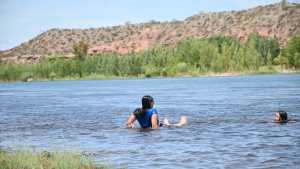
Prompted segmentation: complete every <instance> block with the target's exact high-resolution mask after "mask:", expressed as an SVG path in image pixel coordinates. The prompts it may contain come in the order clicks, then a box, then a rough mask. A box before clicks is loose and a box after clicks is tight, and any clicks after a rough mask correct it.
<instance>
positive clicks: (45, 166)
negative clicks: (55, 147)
mask: <svg viewBox="0 0 300 169" xmlns="http://www.w3.org/2000/svg"><path fill="white" fill-rule="evenodd" d="M0 168H1V169H108V168H109V167H108V166H105V165H96V164H94V163H93V162H92V160H91V159H89V158H88V157H86V156H83V155H80V154H79V153H72V152H52V153H50V152H46V151H44V152H32V151H16V152H12V153H8V152H4V151H0Z"/></svg>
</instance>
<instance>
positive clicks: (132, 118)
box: [126, 113, 136, 128]
mask: <svg viewBox="0 0 300 169" xmlns="http://www.w3.org/2000/svg"><path fill="white" fill-rule="evenodd" d="M135 120H136V117H135V115H134V113H131V115H130V116H129V118H128V120H127V123H126V128H132V124H133V123H134V121H135Z"/></svg>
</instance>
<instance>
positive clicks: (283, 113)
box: [277, 110, 288, 121]
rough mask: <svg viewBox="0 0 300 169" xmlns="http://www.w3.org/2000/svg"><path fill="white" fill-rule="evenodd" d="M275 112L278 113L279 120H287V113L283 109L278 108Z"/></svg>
mask: <svg viewBox="0 0 300 169" xmlns="http://www.w3.org/2000/svg"><path fill="white" fill-rule="evenodd" d="M277 113H279V115H280V120H281V121H287V120H288V115H287V113H286V112H285V111H283V110H279V111H277Z"/></svg>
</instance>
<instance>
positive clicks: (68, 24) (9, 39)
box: [0, 0, 300, 50]
mask: <svg viewBox="0 0 300 169" xmlns="http://www.w3.org/2000/svg"><path fill="white" fill-rule="evenodd" d="M293 1H294V2H299V1H300V0H293ZM275 2H279V0H72V1H71V0H69V1H67V0H26V1H25V0H24V1H22V0H0V20H1V26H0V50H5V49H9V48H12V47H15V46H17V45H19V44H20V43H22V42H25V41H28V40H30V39H31V38H33V37H35V36H37V35H38V34H40V33H42V32H44V31H47V30H48V29H51V28H91V27H100V26H112V25H120V24H124V23H125V22H127V21H129V22H131V23H139V22H147V21H149V20H157V21H166V20H169V21H171V20H173V19H176V20H183V19H184V18H186V17H188V16H191V15H193V14H197V13H199V12H200V11H224V10H240V9H247V8H251V7H254V6H257V5H264V4H270V3H275Z"/></svg>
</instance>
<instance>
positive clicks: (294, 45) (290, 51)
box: [283, 34, 300, 68]
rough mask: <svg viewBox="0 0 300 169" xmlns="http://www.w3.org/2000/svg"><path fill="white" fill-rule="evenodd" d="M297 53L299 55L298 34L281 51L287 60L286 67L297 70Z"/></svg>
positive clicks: (299, 40)
mask: <svg viewBox="0 0 300 169" xmlns="http://www.w3.org/2000/svg"><path fill="white" fill-rule="evenodd" d="M299 53H300V34H299V35H298V36H295V37H293V38H292V39H290V40H289V41H288V43H287V46H286V48H285V49H284V50H283V55H284V56H285V57H286V58H287V60H288V65H289V66H290V67H296V68H299V67H300V65H298V64H299V62H300V61H299Z"/></svg>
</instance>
